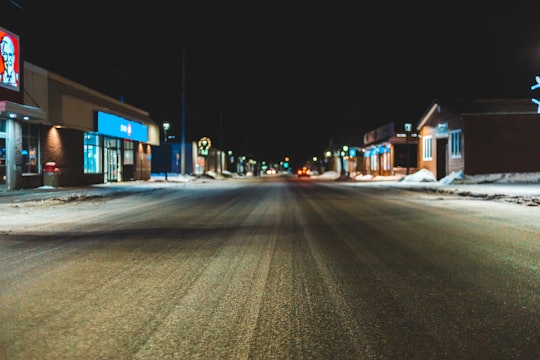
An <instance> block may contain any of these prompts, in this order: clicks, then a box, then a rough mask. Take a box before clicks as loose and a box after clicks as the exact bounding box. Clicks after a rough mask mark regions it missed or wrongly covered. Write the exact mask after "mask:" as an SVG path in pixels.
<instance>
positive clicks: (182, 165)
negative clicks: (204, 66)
mask: <svg viewBox="0 0 540 360" xmlns="http://www.w3.org/2000/svg"><path fill="white" fill-rule="evenodd" d="M185 88H186V49H184V48H182V128H181V129H182V136H181V137H182V143H181V146H182V148H181V150H180V172H181V173H182V175H185V174H186V132H185V127H186V126H185V123H186V121H185V118H186V109H185V107H186V101H185V97H186V95H185V90H186V89H185Z"/></svg>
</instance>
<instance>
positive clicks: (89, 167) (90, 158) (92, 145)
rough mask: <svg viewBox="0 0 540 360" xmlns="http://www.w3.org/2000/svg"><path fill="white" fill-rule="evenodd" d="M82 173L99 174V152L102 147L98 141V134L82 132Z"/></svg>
mask: <svg viewBox="0 0 540 360" xmlns="http://www.w3.org/2000/svg"><path fill="white" fill-rule="evenodd" d="M83 146H84V150H83V151H84V173H85V174H100V173H101V172H102V170H101V154H102V152H103V149H102V147H101V143H100V136H99V135H98V134H94V133H84V145H83Z"/></svg>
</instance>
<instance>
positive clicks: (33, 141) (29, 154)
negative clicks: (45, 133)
mask: <svg viewBox="0 0 540 360" xmlns="http://www.w3.org/2000/svg"><path fill="white" fill-rule="evenodd" d="M21 129H22V150H21V155H22V173H23V175H32V174H38V173H39V167H38V164H39V161H38V160H39V153H38V149H39V143H38V141H39V140H38V139H39V125H35V124H30V123H23V124H22V126H21Z"/></svg>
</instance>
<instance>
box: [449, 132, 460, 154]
mask: <svg viewBox="0 0 540 360" xmlns="http://www.w3.org/2000/svg"><path fill="white" fill-rule="evenodd" d="M450 157H451V158H453V159H459V158H461V129H458V130H452V131H450Z"/></svg>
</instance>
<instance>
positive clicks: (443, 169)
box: [437, 138, 448, 180]
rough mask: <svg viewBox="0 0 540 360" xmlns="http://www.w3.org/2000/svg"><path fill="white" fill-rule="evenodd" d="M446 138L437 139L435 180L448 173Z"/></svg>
mask: <svg viewBox="0 0 540 360" xmlns="http://www.w3.org/2000/svg"><path fill="white" fill-rule="evenodd" d="M446 159H448V138H439V139H437V180H441V179H442V178H443V177H445V176H446V175H448V167H447V160H446Z"/></svg>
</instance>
